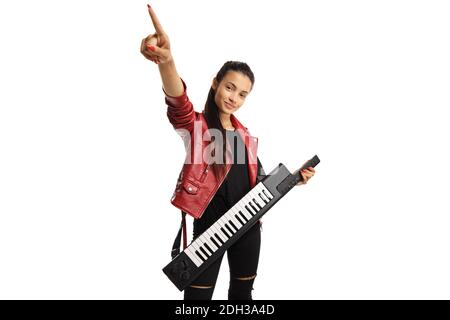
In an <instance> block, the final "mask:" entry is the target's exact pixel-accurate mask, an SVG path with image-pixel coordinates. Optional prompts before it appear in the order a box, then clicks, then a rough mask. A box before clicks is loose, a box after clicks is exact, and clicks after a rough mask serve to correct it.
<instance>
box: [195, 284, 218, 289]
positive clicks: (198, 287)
mask: <svg viewBox="0 0 450 320" xmlns="http://www.w3.org/2000/svg"><path fill="white" fill-rule="evenodd" d="M190 287H191V288H194V289H211V288H212V287H213V286H195V285H192V286H190Z"/></svg>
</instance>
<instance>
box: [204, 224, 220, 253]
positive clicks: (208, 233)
mask: <svg viewBox="0 0 450 320" xmlns="http://www.w3.org/2000/svg"><path fill="white" fill-rule="evenodd" d="M206 234H207V236H208V240H209V243H208V244H209V247H210V248H211V249H212V250H213V251H214V252H216V251H217V250H218V249H219V248H217V246H216V245H215V244H214V242H212V241H211V238H213V239H214V241H215V242H217V239H215V237H214V234H213V233H212V231H211V230H209V229H208V230H206Z"/></svg>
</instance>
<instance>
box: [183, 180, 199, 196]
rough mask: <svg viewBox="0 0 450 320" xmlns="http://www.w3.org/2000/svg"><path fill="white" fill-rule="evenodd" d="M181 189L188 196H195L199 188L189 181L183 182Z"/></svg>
mask: <svg viewBox="0 0 450 320" xmlns="http://www.w3.org/2000/svg"><path fill="white" fill-rule="evenodd" d="M183 189H184V190H185V191H186V192H187V193H189V194H197V192H198V189H199V186H198V185H197V184H195V183H193V182H192V181H190V180H184V182H183Z"/></svg>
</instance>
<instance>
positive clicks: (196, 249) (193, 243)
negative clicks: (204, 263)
mask: <svg viewBox="0 0 450 320" xmlns="http://www.w3.org/2000/svg"><path fill="white" fill-rule="evenodd" d="M191 246H193V247H194V249H195V250H194V254H197V252H198V253H199V254H200V256H202V257H203V259H205V260H207V258H208V257H205V255H204V254H203V252H202V251H201V250H200V247H199V246H198V245H197V244H196V243H195V242H192V244H191ZM195 251H197V252H195ZM197 256H198V255H197ZM200 260H201V259H200Z"/></svg>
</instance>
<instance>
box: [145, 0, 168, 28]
mask: <svg viewBox="0 0 450 320" xmlns="http://www.w3.org/2000/svg"><path fill="white" fill-rule="evenodd" d="M147 7H148V13H149V14H150V18H151V19H152V22H153V26H154V27H155V30H156V33H164V30H163V27H162V26H161V23H160V22H159V20H158V17H157V16H156V14H155V11H153V8H152V7H151V6H150V5H148V4H147Z"/></svg>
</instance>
